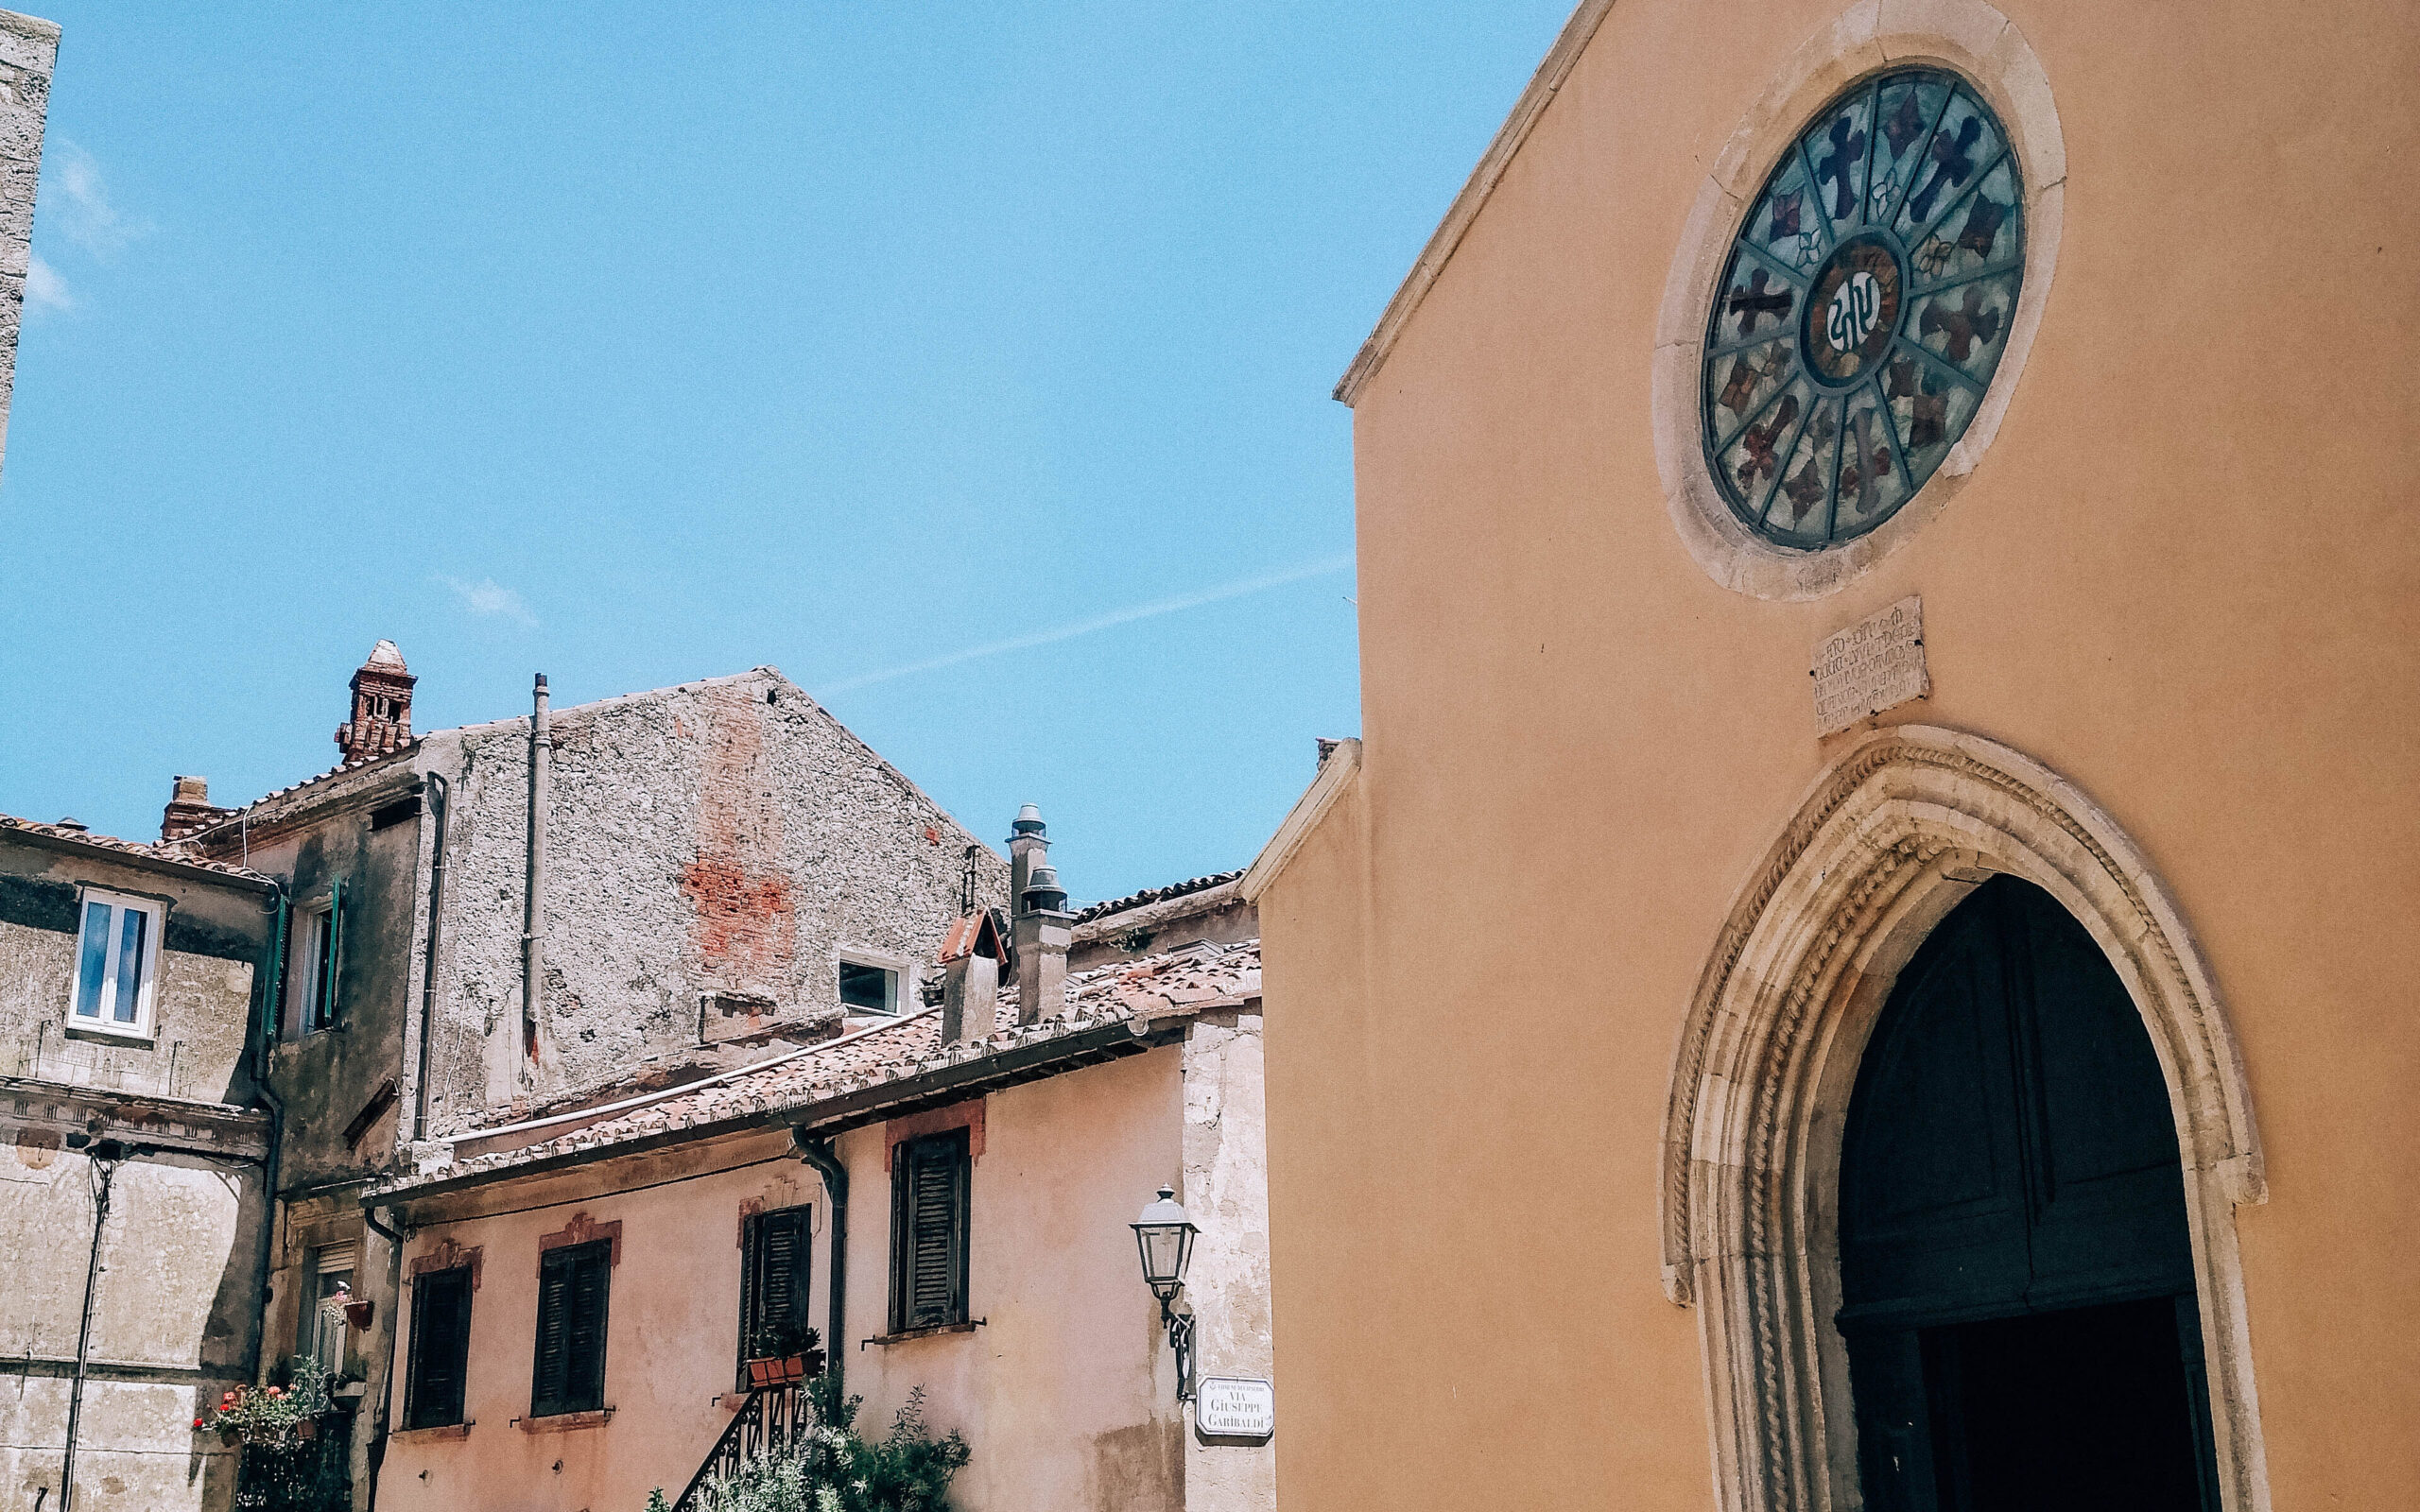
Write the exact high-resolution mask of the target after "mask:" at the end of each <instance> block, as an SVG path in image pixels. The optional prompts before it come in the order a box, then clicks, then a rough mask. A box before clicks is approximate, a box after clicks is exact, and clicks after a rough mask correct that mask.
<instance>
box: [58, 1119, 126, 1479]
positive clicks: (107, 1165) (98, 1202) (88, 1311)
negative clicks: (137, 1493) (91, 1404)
mask: <svg viewBox="0 0 2420 1512" xmlns="http://www.w3.org/2000/svg"><path fill="white" fill-rule="evenodd" d="M105 1149H106V1150H114V1151H117V1152H118V1153H116V1154H113V1155H103V1154H101V1153H100V1152H101V1151H102V1150H105ZM93 1150H94V1152H95V1153H94V1155H93V1163H94V1164H95V1165H97V1166H99V1167H100V1168H101V1190H100V1192H99V1193H98V1194H96V1195H95V1198H94V1201H93V1252H92V1255H91V1257H90V1258H89V1259H87V1260H86V1261H85V1262H84V1313H83V1320H82V1322H80V1323H79V1324H78V1325H77V1329H76V1382H75V1384H74V1386H73V1387H71V1388H70V1390H69V1391H68V1394H67V1451H66V1453H65V1455H64V1457H63V1458H62V1460H61V1465H60V1469H59V1512H68V1509H69V1508H71V1507H73V1506H74V1505H75V1504H76V1430H77V1426H78V1421H79V1419H81V1418H82V1417H83V1415H84V1364H85V1359H86V1356H87V1355H88V1354H89V1353H90V1351H91V1349H92V1347H93V1294H94V1292H95V1289H96V1288H97V1287H98V1284H99V1282H100V1279H101V1232H102V1230H103V1229H107V1228H108V1227H109V1222H110V1183H111V1182H112V1180H114V1179H116V1177H117V1166H118V1161H119V1160H123V1159H124V1158H125V1152H124V1146H122V1145H119V1144H118V1143H117V1142H116V1141H115V1140H103V1141H102V1142H101V1143H98V1144H95V1145H94V1146H93Z"/></svg>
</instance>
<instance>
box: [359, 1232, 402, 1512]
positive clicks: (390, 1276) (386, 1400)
mask: <svg viewBox="0 0 2420 1512" xmlns="http://www.w3.org/2000/svg"><path fill="white" fill-rule="evenodd" d="M361 1221H362V1222H363V1223H366V1224H368V1225H369V1226H370V1227H371V1228H372V1229H375V1230H377V1231H378V1232H379V1233H380V1234H382V1235H384V1236H385V1238H386V1240H387V1307H386V1313H387V1321H386V1325H385V1327H384V1328H382V1329H381V1330H380V1331H379V1332H381V1333H382V1334H383V1335H384V1336H385V1338H386V1348H385V1349H381V1350H379V1351H378V1357H377V1358H378V1370H377V1376H378V1382H377V1388H376V1389H377V1400H375V1401H373V1402H372V1403H371V1404H370V1406H371V1417H370V1447H369V1449H368V1450H367V1451H366V1452H364V1453H363V1455H362V1460H363V1469H365V1470H366V1471H367V1472H368V1474H367V1475H366V1476H365V1479H367V1480H368V1481H369V1482H370V1491H369V1495H368V1496H367V1497H366V1498H365V1499H364V1500H363V1502H362V1503H361V1504H362V1507H363V1512H371V1509H372V1508H375V1507H376V1506H377V1505H378V1472H379V1470H380V1469H383V1468H385V1466H386V1463H387V1427H388V1417H387V1414H388V1412H389V1405H390V1404H391V1403H392V1401H393V1400H394V1395H395V1339H396V1331H397V1329H398V1328H399V1327H400V1325H401V1323H402V1319H401V1317H400V1316H399V1314H401V1313H402V1312H403V1308H404V1234H403V1232H402V1231H401V1230H399V1229H389V1228H388V1227H387V1226H386V1225H385V1224H383V1223H380V1222H379V1221H378V1210H377V1209H375V1208H364V1209H362V1210H361Z"/></svg>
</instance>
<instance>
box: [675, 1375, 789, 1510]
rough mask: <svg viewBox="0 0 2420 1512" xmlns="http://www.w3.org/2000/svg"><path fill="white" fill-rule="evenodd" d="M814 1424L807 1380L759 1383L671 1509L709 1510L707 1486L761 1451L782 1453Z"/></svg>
mask: <svg viewBox="0 0 2420 1512" xmlns="http://www.w3.org/2000/svg"><path fill="white" fill-rule="evenodd" d="M814 1427H815V1417H814V1408H813V1405H812V1404H811V1403H810V1402H809V1401H808V1400H807V1389H806V1383H804V1382H796V1383H791V1384H789V1385H787V1386H759V1387H757V1388H756V1389H755V1390H753V1391H751V1392H750V1393H749V1394H748V1400H747V1402H746V1403H745V1404H744V1405H743V1406H741V1408H740V1409H739V1412H738V1415H737V1416H736V1417H733V1418H732V1419H731V1426H730V1427H728V1428H726V1429H724V1430H723V1431H722V1436H721V1437H720V1438H717V1439H716V1440H715V1447H714V1449H713V1450H712V1451H711V1452H709V1453H708V1454H707V1455H706V1459H705V1463H704V1464H702V1465H700V1466H699V1467H698V1473H697V1474H695V1475H692V1476H691V1477H689V1484H688V1486H686V1487H685V1488H683V1491H682V1492H681V1500H679V1501H678V1502H675V1503H672V1512H708V1503H707V1501H706V1489H707V1487H708V1486H712V1485H713V1484H714V1483H715V1481H716V1480H717V1478H718V1477H721V1476H724V1475H728V1474H730V1473H731V1472H733V1471H734V1470H736V1469H739V1468H740V1466H742V1465H744V1464H746V1463H747V1462H748V1461H749V1460H751V1459H753V1458H754V1457H755V1456H757V1455H759V1454H766V1453H776V1454H777V1453H779V1452H782V1451H783V1450H784V1449H787V1448H788V1447H789V1445H790V1444H791V1443H792V1442H793V1441H795V1440H796V1439H799V1438H801V1437H803V1436H804V1435H806V1434H807V1433H808V1432H809V1431H811V1430H812V1429H813V1428H814Z"/></svg>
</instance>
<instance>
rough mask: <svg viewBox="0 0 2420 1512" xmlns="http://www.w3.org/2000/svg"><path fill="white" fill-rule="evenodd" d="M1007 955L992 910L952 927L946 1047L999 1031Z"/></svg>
mask: <svg viewBox="0 0 2420 1512" xmlns="http://www.w3.org/2000/svg"><path fill="white" fill-rule="evenodd" d="M1006 954H1008V949H1007V947H1006V946H1005V945H1004V944H1003V943H1002V941H1001V939H1000V928H999V926H998V925H997V924H995V923H994V922H993V921H992V915H991V913H990V912H989V911H988V910H987V911H984V912H981V913H973V914H968V915H967V916H965V917H964V918H962V919H959V921H958V922H957V923H955V924H952V925H951V926H950V927H949V934H948V936H946V937H945V938H943V939H942V955H941V964H942V1043H943V1044H945V1045H955V1044H964V1043H969V1042H971V1041H973V1040H980V1039H982V1038H984V1037H985V1036H987V1035H989V1034H991V1033H992V1032H993V1031H994V1029H996V1028H998V1027H999V1006H1000V959H1001V957H1002V956H1004V955H1006Z"/></svg>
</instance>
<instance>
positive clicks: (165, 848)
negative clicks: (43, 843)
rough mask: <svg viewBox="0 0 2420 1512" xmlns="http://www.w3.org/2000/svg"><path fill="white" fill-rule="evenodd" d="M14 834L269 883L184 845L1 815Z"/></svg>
mask: <svg viewBox="0 0 2420 1512" xmlns="http://www.w3.org/2000/svg"><path fill="white" fill-rule="evenodd" d="M11 830H14V831H17V832H20V833H26V834H38V835H41V836H42V837H43V838H44V839H46V840H65V841H68V842H70V843H72V844H75V845H81V846H90V847H91V848H93V849H94V850H95V851H109V852H112V853H113V854H116V855H122V856H130V857H132V858H134V859H135V860H138V861H158V862H165V863H167V864H168V865H170V866H178V867H191V868H193V869H194V870H196V871H215V872H217V873H218V874H219V875H221V876H225V877H237V878H240V879H242V880H243V881H245V882H260V883H266V882H268V881H269V880H270V879H269V878H268V877H265V876H263V875H261V874H260V873H259V872H257V871H254V870H252V869H251V868H248V867H239V866H236V865H235V864H234V863H233V862H230V861H211V860H208V859H205V858H204V857H203V856H201V855H200V854H199V852H197V851H193V850H192V849H191V848H190V847H189V846H187V845H186V844H185V843H184V842H182V841H179V842H176V843H174V844H169V845H148V844H146V843H144V842H143V841H140V840H121V839H119V838H118V837H117V836H115V835H113V834H94V833H91V832H90V831H87V830H83V829H71V828H69V827H68V826H65V825H61V824H42V823H38V822H36V821H35V820H32V819H21V818H18V817H16V816H14V815H9V814H0V833H7V832H9V831H11Z"/></svg>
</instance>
